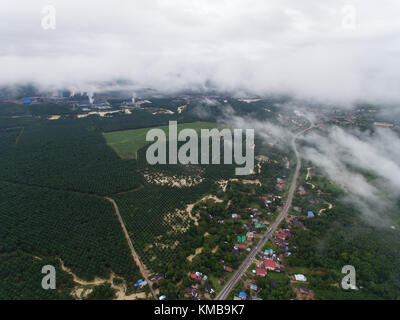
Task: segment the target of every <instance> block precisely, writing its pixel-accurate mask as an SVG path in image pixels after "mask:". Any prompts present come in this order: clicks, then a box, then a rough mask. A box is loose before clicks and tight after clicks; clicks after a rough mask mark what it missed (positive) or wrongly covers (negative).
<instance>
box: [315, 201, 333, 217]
mask: <svg viewBox="0 0 400 320" xmlns="http://www.w3.org/2000/svg"><path fill="white" fill-rule="evenodd" d="M327 205H328V208H323V209H321V210H319V211H318V215H319V216H320V215H321V214H322V213H323V212H325V211H327V210H331V209H332V208H333V204H332V203H327Z"/></svg>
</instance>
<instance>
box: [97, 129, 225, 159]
mask: <svg viewBox="0 0 400 320" xmlns="http://www.w3.org/2000/svg"><path fill="white" fill-rule="evenodd" d="M214 128H221V125H220V124H217V123H213V122H193V123H182V124H178V132H179V131H180V130H182V129H194V130H196V131H197V132H198V133H200V130H201V129H214ZM151 129H155V128H142V129H134V130H123V131H115V132H106V133H103V136H104V138H105V139H106V143H107V145H109V146H110V147H111V148H113V149H114V150H115V152H116V153H117V154H118V156H119V157H120V158H122V159H136V158H137V151H138V150H140V149H141V148H143V147H144V146H146V145H148V144H150V143H151V142H148V141H146V135H147V132H148V131H149V130H151ZM158 129H161V130H163V131H164V132H165V133H166V137H167V139H168V135H169V134H168V126H162V127H158Z"/></svg>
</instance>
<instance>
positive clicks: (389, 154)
mask: <svg viewBox="0 0 400 320" xmlns="http://www.w3.org/2000/svg"><path fill="white" fill-rule="evenodd" d="M303 140H304V142H306V143H307V144H306V146H304V147H303V148H302V150H301V154H302V157H303V158H305V159H306V160H309V161H311V162H312V163H313V164H314V165H315V166H316V167H318V168H320V169H322V170H323V172H324V173H326V174H327V175H328V176H329V178H330V179H331V180H332V181H333V182H334V183H336V184H337V185H339V186H340V187H342V188H343V189H344V190H345V191H346V201H349V202H351V203H353V204H355V205H356V207H357V208H358V209H359V211H360V212H361V213H362V214H363V215H364V217H365V218H367V219H368V220H370V221H371V222H373V223H380V224H383V225H388V224H389V223H390V214H389V213H390V210H393V208H394V205H395V201H397V198H396V197H397V195H398V194H399V193H400V157H399V155H400V139H399V137H398V136H397V135H396V134H395V133H394V132H393V131H392V130H390V129H381V128H380V129H378V130H377V131H375V132H374V133H371V132H360V131H358V130H350V131H344V130H343V129H341V128H338V127H332V128H330V129H329V130H328V132H327V133H325V134H320V133H315V132H314V133H311V134H309V135H306V136H305V137H304V138H303ZM366 174H367V175H366Z"/></svg>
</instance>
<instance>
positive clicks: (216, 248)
mask: <svg viewBox="0 0 400 320" xmlns="http://www.w3.org/2000/svg"><path fill="white" fill-rule="evenodd" d="M218 248H219V246H216V247H215V248H214V249H212V250H211V253H212V254H215V253H216V252H217V250H218Z"/></svg>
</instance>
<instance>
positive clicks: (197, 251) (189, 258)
mask: <svg viewBox="0 0 400 320" xmlns="http://www.w3.org/2000/svg"><path fill="white" fill-rule="evenodd" d="M202 252H203V248H197V249H196V251H195V254H191V255H190V256H188V257H186V259H187V260H189V261H190V262H192V260H193V259H194V258H195V257H196V256H197V255H199V254H200V253H202Z"/></svg>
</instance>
